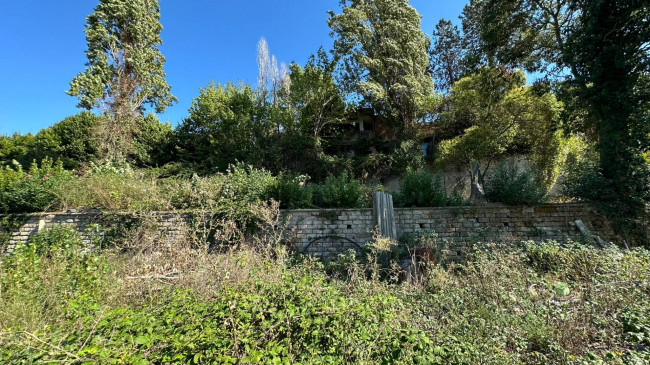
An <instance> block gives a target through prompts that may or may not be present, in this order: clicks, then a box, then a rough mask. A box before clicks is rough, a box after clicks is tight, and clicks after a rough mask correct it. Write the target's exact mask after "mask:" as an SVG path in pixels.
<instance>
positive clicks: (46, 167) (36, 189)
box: [0, 158, 70, 213]
mask: <svg viewBox="0 0 650 365" xmlns="http://www.w3.org/2000/svg"><path fill="white" fill-rule="evenodd" d="M69 178H70V174H69V173H67V172H65V171H64V170H63V167H62V166H61V163H60V161H58V163H57V164H56V165H55V164H54V163H53V162H52V160H51V159H49V158H45V159H44V160H43V161H42V162H41V165H40V167H39V166H38V165H37V164H36V163H35V162H34V163H33V164H32V166H31V167H30V168H29V171H28V172H24V171H23V170H22V167H21V166H20V165H19V164H16V165H15V166H14V167H13V168H12V167H5V168H4V169H0V213H30V212H37V211H42V210H44V209H46V208H48V207H50V206H52V205H53V204H55V203H56V201H57V199H58V196H57V195H56V193H55V192H54V187H55V186H56V185H57V184H60V183H61V182H62V181H65V180H67V179H69Z"/></svg>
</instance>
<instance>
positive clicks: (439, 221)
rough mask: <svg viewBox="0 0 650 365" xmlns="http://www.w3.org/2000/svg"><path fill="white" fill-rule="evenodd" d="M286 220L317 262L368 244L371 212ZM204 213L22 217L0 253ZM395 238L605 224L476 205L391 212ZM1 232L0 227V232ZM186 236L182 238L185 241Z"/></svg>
mask: <svg viewBox="0 0 650 365" xmlns="http://www.w3.org/2000/svg"><path fill="white" fill-rule="evenodd" d="M283 214H284V215H285V217H287V218H289V220H288V228H289V232H288V233H287V238H288V239H289V240H290V241H291V242H292V243H293V244H294V246H295V248H296V250H298V251H302V252H307V253H310V254H313V255H316V256H319V257H333V256H336V255H337V254H339V253H342V252H346V251H347V250H348V249H354V250H357V251H359V250H360V249H361V247H362V246H363V245H364V244H366V243H367V242H368V241H370V240H371V239H372V236H373V231H374V230H375V223H374V218H373V213H372V209H309V210H293V211H285V212H283ZM205 216H206V214H205V213H198V214H192V213H183V214H177V213H170V212H158V213H146V214H141V215H138V214H133V213H104V214H103V213H101V212H66V213H41V214H32V215H27V216H25V217H24V222H23V223H22V225H21V226H20V228H19V229H17V230H15V231H14V232H10V233H9V239H8V242H5V243H4V246H5V247H4V248H2V247H0V251H5V252H6V251H11V250H12V249H13V247H14V246H15V245H16V244H18V243H23V242H26V241H27V240H28V239H29V237H30V236H31V235H33V234H35V233H36V232H39V231H42V230H44V229H47V228H49V227H52V226H56V225H67V226H70V227H72V228H74V229H76V230H78V231H79V232H81V233H82V235H83V237H84V239H85V240H86V241H87V242H88V243H90V242H91V240H92V235H91V234H89V231H88V230H89V228H91V229H92V228H93V227H94V225H100V226H102V227H103V228H104V230H103V231H104V232H105V231H106V229H110V228H115V227H118V226H120V225H134V224H138V222H139V221H141V220H142V218H143V217H144V218H147V222H149V224H153V225H154V226H155V229H156V230H157V231H159V232H158V233H159V234H161V235H164V236H165V237H167V238H168V239H170V240H171V241H174V240H177V239H181V238H182V237H184V235H186V234H187V227H188V222H189V221H190V220H191V219H192V217H194V218H196V217H205ZM395 219H396V226H397V235H398V237H400V238H401V237H404V236H406V235H409V234H421V233H430V232H435V233H436V234H438V237H439V238H440V239H442V240H447V241H449V242H491V241H518V240H547V239H553V240H558V241H566V240H569V239H570V240H573V241H581V240H584V237H583V236H582V234H581V233H580V231H579V230H578V229H577V228H576V227H575V224H572V223H573V222H575V221H576V220H581V221H582V222H583V223H584V224H585V226H586V227H587V228H588V229H589V230H590V231H591V232H592V233H594V234H597V235H599V236H601V237H602V238H604V239H607V238H609V237H611V230H610V229H609V228H608V223H607V221H606V219H605V218H604V217H602V216H600V215H598V214H597V213H596V211H595V209H594V208H593V207H591V206H589V205H585V204H555V205H542V206H537V207H521V206H518V207H513V206H503V205H482V206H467V207H441V208H400V209H395ZM3 229H4V230H5V231H6V228H2V227H0V232H1V231H2V230H3ZM185 237H186V236H185Z"/></svg>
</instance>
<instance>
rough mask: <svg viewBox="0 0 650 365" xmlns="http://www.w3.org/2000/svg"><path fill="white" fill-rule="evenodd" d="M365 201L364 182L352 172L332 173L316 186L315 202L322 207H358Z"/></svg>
mask: <svg viewBox="0 0 650 365" xmlns="http://www.w3.org/2000/svg"><path fill="white" fill-rule="evenodd" d="M362 201H363V193H362V184H361V182H360V181H359V180H356V179H354V178H353V177H352V176H351V175H350V173H348V172H347V171H344V172H343V173H342V174H341V175H339V176H334V175H330V176H328V177H327V179H325V182H324V183H323V184H321V185H317V186H315V187H314V203H315V205H316V206H318V207H321V208H357V207H359V206H361V204H362Z"/></svg>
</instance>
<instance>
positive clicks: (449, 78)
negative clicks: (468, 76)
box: [429, 19, 465, 92]
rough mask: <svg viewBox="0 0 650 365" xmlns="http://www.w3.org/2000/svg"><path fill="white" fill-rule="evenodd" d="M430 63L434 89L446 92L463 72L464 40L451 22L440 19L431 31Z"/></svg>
mask: <svg viewBox="0 0 650 365" xmlns="http://www.w3.org/2000/svg"><path fill="white" fill-rule="evenodd" d="M429 54H430V62H431V70H432V73H433V80H434V83H435V85H436V89H438V90H440V91H443V92H446V91H448V90H449V89H450V88H451V87H452V85H453V84H454V83H455V82H456V81H458V80H460V78H461V76H462V74H463V71H464V68H465V66H464V57H465V46H464V39H463V36H462V35H461V33H460V30H459V29H458V27H457V26H455V25H453V24H452V23H451V21H449V20H446V19H440V21H439V22H438V24H437V25H436V29H435V30H434V31H433V42H432V45H431V50H430V52H429Z"/></svg>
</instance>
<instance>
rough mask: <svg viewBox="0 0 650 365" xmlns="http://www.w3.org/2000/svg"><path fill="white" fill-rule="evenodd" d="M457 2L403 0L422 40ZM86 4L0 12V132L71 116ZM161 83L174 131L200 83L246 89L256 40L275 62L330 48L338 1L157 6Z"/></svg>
mask: <svg viewBox="0 0 650 365" xmlns="http://www.w3.org/2000/svg"><path fill="white" fill-rule="evenodd" d="M465 3H466V0H411V5H412V6H414V7H415V8H416V9H417V10H418V11H419V12H420V14H422V29H423V30H424V31H425V32H426V33H427V34H430V33H431V32H432V31H433V28H434V26H435V24H436V23H437V22H438V20H439V19H440V18H447V19H452V20H454V21H457V19H458V16H459V15H460V13H461V11H462V8H463V6H464V5H465ZM96 5H97V1H95V0H57V1H50V0H25V1H7V2H6V3H5V4H3V7H2V8H3V9H2V12H0V52H2V53H1V55H0V134H11V133H13V132H20V133H28V132H37V131H38V130H40V129H41V128H44V127H47V126H50V125H52V124H54V123H56V122H57V121H59V120H61V119H63V118H65V117H66V116H68V115H72V114H75V113H77V112H79V109H77V108H76V104H77V100H76V99H75V98H74V97H71V96H68V95H67V94H65V91H66V90H67V89H68V86H69V82H70V80H72V78H73V77H74V76H75V75H76V74H77V73H78V72H80V71H82V70H83V69H84V63H85V62H86V58H85V55H84V50H85V49H86V41H85V38H84V33H83V29H84V23H85V18H86V16H87V15H88V14H90V13H91V12H92V11H93V9H94V7H95V6H96ZM160 6H161V13H162V20H161V22H162V25H163V27H164V30H163V32H162V39H163V43H164V44H163V46H162V47H161V51H162V53H163V55H164V56H165V57H166V58H167V63H166V64H165V71H166V72H167V82H168V83H169V84H170V85H171V86H172V93H173V94H174V95H175V96H176V97H177V98H178V100H179V102H178V103H177V104H175V105H174V106H172V107H170V108H168V109H167V111H166V112H165V114H162V115H159V117H160V118H161V120H163V121H169V122H171V123H172V124H174V125H176V124H177V123H178V122H180V121H181V119H182V118H183V117H185V116H186V115H187V109H188V108H189V107H190V105H191V102H192V99H193V98H194V97H196V96H197V95H198V93H199V92H198V90H199V88H200V87H204V86H205V85H206V84H208V83H209V82H210V81H213V80H214V81H215V82H222V83H223V82H227V81H237V80H242V81H244V82H248V83H252V84H254V83H256V78H257V66H256V63H255V57H256V45H257V42H258V40H259V39H260V37H265V38H266V39H267V41H268V43H269V48H270V51H271V53H272V54H274V55H276V57H277V58H278V61H280V62H285V63H287V64H289V63H290V62H292V61H295V62H298V63H300V64H303V63H304V62H305V61H306V60H307V58H308V57H309V55H310V54H312V53H315V52H316V50H317V49H318V47H319V46H321V45H323V46H325V47H326V48H330V47H331V45H332V39H331V38H330V36H329V28H328V27H327V17H328V16H327V11H328V10H333V11H335V12H339V10H340V6H339V1H338V0H278V1H262V0H248V1H247V0H185V1H179V0H161V1H160Z"/></svg>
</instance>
